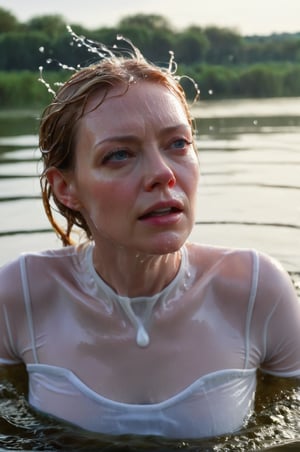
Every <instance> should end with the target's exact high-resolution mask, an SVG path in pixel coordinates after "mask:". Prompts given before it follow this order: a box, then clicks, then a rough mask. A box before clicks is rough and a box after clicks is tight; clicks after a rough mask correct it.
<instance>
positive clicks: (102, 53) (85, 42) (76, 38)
mask: <svg viewBox="0 0 300 452" xmlns="http://www.w3.org/2000/svg"><path fill="white" fill-rule="evenodd" d="M66 28H67V31H68V33H69V34H70V35H71V37H72V41H71V43H70V45H74V44H75V45H76V46H77V47H78V48H82V47H85V48H86V50H87V51H88V52H89V53H93V54H94V55H97V56H98V57H99V59H100V60H102V59H109V58H115V57H116V56H118V55H124V54H125V53H126V52H128V54H129V55H132V54H133V55H134V56H135V57H136V58H137V59H138V60H143V59H144V57H143V55H142V53H141V52H140V50H139V49H138V48H137V47H136V46H135V45H134V44H133V42H132V41H131V40H130V39H128V38H125V37H124V36H123V35H121V34H117V36H116V40H117V41H124V43H126V44H127V45H128V46H129V50H128V49H124V48H120V47H119V46H118V45H117V44H114V45H113V47H112V49H113V50H111V49H110V48H108V47H107V46H106V45H105V44H103V43H100V42H97V41H94V40H92V39H88V38H86V37H85V36H83V35H78V34H77V33H75V31H74V30H73V29H72V27H71V26H70V25H67V26H66ZM39 51H40V52H41V53H45V48H44V46H41V47H39ZM169 54H170V59H169V63H168V67H167V68H166V69H165V70H166V71H167V72H168V73H169V74H171V75H173V76H174V78H175V79H176V80H177V81H178V82H179V83H181V81H182V80H183V79H186V80H188V81H190V82H191V83H192V85H193V87H194V89H195V93H196V94H195V96H194V99H193V101H192V104H194V103H195V102H196V101H197V100H198V99H199V96H200V89H199V87H198V84H197V83H196V81H195V80H194V79H193V78H192V77H190V76H188V75H180V76H179V75H176V73H177V69H178V65H177V63H176V61H175V55H174V52H173V51H172V50H170V51H169ZM46 63H47V64H51V63H56V64H57V66H58V67H60V68H61V69H63V70H68V71H71V72H78V71H80V70H81V65H80V64H77V66H76V67H74V66H69V65H67V64H65V63H61V62H60V61H58V60H55V59H53V58H47V60H46ZM39 70H40V77H39V78H38V81H40V82H41V83H43V84H44V85H45V86H46V88H47V90H48V92H49V93H51V94H52V95H53V96H56V91H55V90H54V89H53V88H52V87H51V86H50V84H49V83H48V82H47V81H46V80H45V78H44V77H43V70H44V68H43V66H40V67H39ZM161 70H162V71H163V70H164V69H163V68H161ZM54 85H55V86H63V85H64V82H56V83H54Z"/></svg>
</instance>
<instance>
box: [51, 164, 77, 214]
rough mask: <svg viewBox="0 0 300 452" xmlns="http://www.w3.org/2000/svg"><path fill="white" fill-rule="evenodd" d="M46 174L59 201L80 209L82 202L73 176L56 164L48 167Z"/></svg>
mask: <svg viewBox="0 0 300 452" xmlns="http://www.w3.org/2000/svg"><path fill="white" fill-rule="evenodd" d="M46 176H47V180H48V182H49V184H50V185H51V188H52V191H53V193H54V195H55V196H56V198H57V199H58V200H59V202H61V203H62V204H63V205H64V206H66V207H69V209H73V210H79V209H80V202H79V200H78V198H77V196H76V189H75V187H74V184H73V182H72V180H71V177H70V176H69V175H68V174H67V173H65V172H63V171H60V170H59V169H58V168H55V167H54V166H51V167H50V168H48V170H47V174H46Z"/></svg>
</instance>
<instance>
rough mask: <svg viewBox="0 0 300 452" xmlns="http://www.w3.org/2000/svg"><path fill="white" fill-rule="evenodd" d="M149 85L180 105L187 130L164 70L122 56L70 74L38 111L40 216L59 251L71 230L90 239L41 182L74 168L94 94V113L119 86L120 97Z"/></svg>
mask: <svg viewBox="0 0 300 452" xmlns="http://www.w3.org/2000/svg"><path fill="white" fill-rule="evenodd" d="M141 80H143V81H144V82H147V81H148V82H152V83H153V82H154V83H158V84H160V85H163V86H165V87H166V88H167V89H169V90H170V91H171V92H172V93H173V94H174V95H175V96H176V97H177V98H178V99H179V101H180V102H181V104H182V106H183V108H184V110H185V112H186V116H187V119H188V121H189V123H190V125H191V126H192V118H191V113H190V109H189V106H188V102H187V99H186V96H185V91H184V89H183V88H182V86H181V84H180V78H179V77H177V76H176V75H175V74H174V73H173V72H172V71H171V68H170V66H169V68H168V69H166V68H160V67H159V66H156V65H154V64H152V63H150V62H148V61H147V60H146V59H145V58H144V57H143V56H142V54H141V53H140V52H138V51H136V52H135V53H132V54H127V55H126V56H115V55H110V56H109V57H106V58H103V59H101V60H100V61H99V62H98V63H96V64H92V65H90V66H88V67H85V68H82V69H80V70H78V71H76V72H75V73H74V74H73V75H72V76H71V77H70V79H69V80H68V81H67V82H65V83H64V84H63V85H62V86H61V87H60V88H59V89H58V91H57V92H56V93H54V94H55V96H54V98H53V100H52V102H51V103H50V104H49V105H48V106H47V107H46V109H45V110H44V112H43V114H42V117H41V123H40V132H39V147H40V150H41V153H42V161H43V172H42V174H41V177H40V183H41V190H42V199H43V204H44V209H45V212H46V215H47V217H48V219H49V221H50V223H51V225H52V227H53V228H54V230H55V232H56V233H57V235H58V237H59V238H60V239H61V241H62V243H63V245H64V246H66V245H70V244H72V242H73V241H72V239H71V233H72V231H73V228H74V226H75V227H76V226H77V227H79V228H80V229H81V230H83V231H84V232H85V234H86V236H87V238H88V239H92V235H91V231H90V229H89V226H88V224H87V222H86V220H85V219H84V217H83V216H82V214H81V213H80V212H79V211H77V210H73V209H71V208H69V207H67V206H65V205H64V204H62V203H61V202H60V201H59V200H58V199H57V197H56V196H55V193H54V192H53V190H52V187H51V185H50V183H49V181H48V180H47V170H48V168H50V167H56V168H57V169H59V170H60V171H62V172H63V171H70V170H72V169H73V168H74V166H75V152H74V150H75V147H76V132H77V129H78V121H79V120H80V118H82V117H83V116H84V115H85V114H86V113H87V112H88V110H87V104H88V102H89V100H90V99H92V98H93V96H94V95H95V94H96V93H97V94H98V93H99V92H100V93H103V96H101V100H100V101H99V103H98V104H97V105H96V106H95V107H93V108H94V109H96V108H97V107H99V105H101V104H102V103H103V101H104V100H105V98H106V96H107V94H108V92H109V91H110V90H111V89H112V88H114V87H116V86H123V85H124V92H126V90H127V89H128V87H129V85H130V84H131V83H134V82H137V81H141ZM55 211H58V212H59V214H61V215H62V216H63V217H64V218H65V220H66V225H65V227H63V226H60V224H59V223H58V222H57V220H56V218H55V216H56V215H55Z"/></svg>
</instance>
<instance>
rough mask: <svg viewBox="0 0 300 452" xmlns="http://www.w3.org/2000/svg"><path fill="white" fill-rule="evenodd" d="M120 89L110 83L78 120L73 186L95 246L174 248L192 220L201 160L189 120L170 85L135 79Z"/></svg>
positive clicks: (144, 250) (151, 251)
mask: <svg viewBox="0 0 300 452" xmlns="http://www.w3.org/2000/svg"><path fill="white" fill-rule="evenodd" d="M123 92H124V87H115V88H113V89H112V90H111V91H110V92H109V94H108V96H107V98H106V99H105V101H104V102H103V103H102V104H101V105H100V107H98V108H96V109H95V110H94V111H91V112H90V113H87V114H86V115H85V116H84V117H83V118H82V119H81V120H80V123H79V129H78V134H77V145H76V150H75V156H76V157H75V170H74V173H73V174H72V176H71V179H70V190H71V193H72V196H73V197H74V199H76V201H77V203H78V206H79V207H78V210H80V212H81V213H82V215H83V216H84V218H85V219H86V221H87V223H88V225H89V227H90V229H91V232H92V235H93V238H94V240H95V243H96V245H100V246H101V243H102V244H104V243H105V244H106V246H107V245H108V244H109V245H111V246H113V247H121V248H124V249H126V250H128V252H134V253H147V254H165V253H169V252H173V251H176V250H178V249H179V248H180V247H181V246H182V245H183V243H184V242H185V240H186V239H187V237H188V236H189V234H190V232H191V229H192V227H193V224H194V220H195V202H196V195H197V188H198V179H199V164H198V158H197V155H196V152H195V150H194V147H193V143H192V141H193V138H192V131H191V127H190V125H189V122H188V119H187V117H186V114H185V111H184V108H183V106H182V105H181V103H180V101H179V100H178V99H177V97H176V96H175V95H174V94H173V93H171V92H170V91H169V90H168V89H167V88H165V87H163V86H161V85H158V84H154V83H151V82H137V83H133V84H131V85H130V86H129V89H128V91H127V92H126V93H125V94H123ZM120 94H121V95H120ZM100 98H101V93H99V96H96V98H94V99H93V101H91V102H90V103H89V105H88V110H90V108H89V107H93V105H96V104H97V102H99V99H100Z"/></svg>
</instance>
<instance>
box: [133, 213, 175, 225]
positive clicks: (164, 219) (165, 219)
mask: <svg viewBox="0 0 300 452" xmlns="http://www.w3.org/2000/svg"><path fill="white" fill-rule="evenodd" d="M181 216H182V212H170V213H166V214H164V215H149V216H147V217H143V218H140V221H142V222H143V223H144V224H149V225H153V226H168V225H172V224H175V223H177V222H178V221H179V220H180V218H181Z"/></svg>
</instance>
